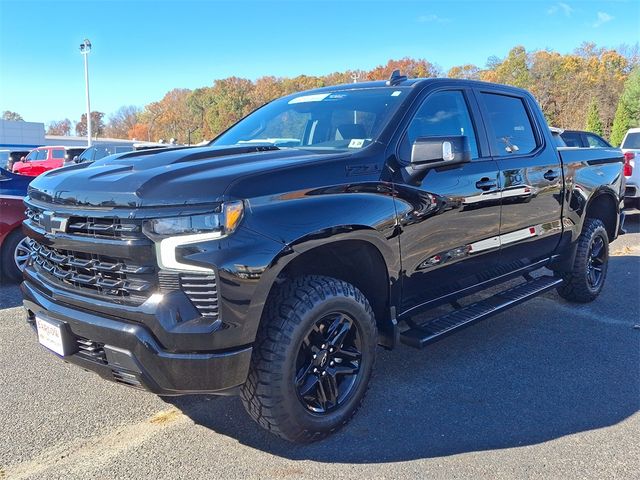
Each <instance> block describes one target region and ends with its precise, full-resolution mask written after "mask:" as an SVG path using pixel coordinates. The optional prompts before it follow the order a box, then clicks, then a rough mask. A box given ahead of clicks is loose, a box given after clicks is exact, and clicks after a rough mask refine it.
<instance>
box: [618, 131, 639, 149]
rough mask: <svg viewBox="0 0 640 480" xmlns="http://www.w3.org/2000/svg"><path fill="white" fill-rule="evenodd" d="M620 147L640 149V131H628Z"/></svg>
mask: <svg viewBox="0 0 640 480" xmlns="http://www.w3.org/2000/svg"><path fill="white" fill-rule="evenodd" d="M620 148H633V149H640V132H629V133H627V138H625V139H624V143H623V144H622V147H620Z"/></svg>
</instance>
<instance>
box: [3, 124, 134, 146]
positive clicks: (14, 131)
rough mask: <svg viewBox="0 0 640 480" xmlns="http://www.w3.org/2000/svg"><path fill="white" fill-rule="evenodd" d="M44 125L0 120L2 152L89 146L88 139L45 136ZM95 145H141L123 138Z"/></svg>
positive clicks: (96, 141) (102, 139)
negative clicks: (57, 146)
mask: <svg viewBox="0 0 640 480" xmlns="http://www.w3.org/2000/svg"><path fill="white" fill-rule="evenodd" d="M44 132H45V130H44V123H40V122H14V121H12V120H0V149H2V150H30V149H32V148H36V147H40V146H42V145H61V146H65V147H78V146H83V145H86V144H87V137H75V136H62V135H45V134H44ZM93 143H94V144H97V145H99V144H102V143H121V144H122V145H133V144H134V143H139V142H137V141H135V140H123V139H121V138H102V137H101V138H96V139H94V140H93Z"/></svg>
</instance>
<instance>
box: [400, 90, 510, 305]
mask: <svg viewBox="0 0 640 480" xmlns="http://www.w3.org/2000/svg"><path fill="white" fill-rule="evenodd" d="M477 118H479V112H478V107H477V104H476V101H475V99H474V96H473V92H472V91H471V90H467V89H464V88H463V89H459V88H458V89H438V90H436V91H430V92H426V93H425V94H423V95H422V98H420V99H418V101H417V102H415V103H414V105H413V106H412V108H411V109H410V114H409V115H408V116H407V119H406V120H405V122H404V126H403V127H402V130H401V133H400V136H399V137H398V143H397V147H396V148H397V150H396V154H397V159H398V163H399V165H398V166H397V168H395V172H396V173H395V180H394V191H395V195H396V205H397V207H396V208H397V215H398V228H399V230H400V235H399V238H400V250H401V255H402V276H401V277H402V278H401V281H402V302H401V305H402V312H400V313H409V312H410V311H411V310H413V309H415V308H419V307H420V306H423V305H425V304H426V303H429V302H431V301H442V300H443V299H445V298H446V296H447V295H450V294H453V293H454V292H457V291H460V290H463V289H464V288H466V287H469V286H471V285H475V284H477V283H478V282H480V281H482V280H483V279H488V278H491V277H492V276H494V270H495V268H496V266H497V254H498V251H499V244H498V242H497V238H498V234H499V228H500V198H499V178H498V174H499V172H498V165H497V163H496V162H495V160H493V159H492V158H490V155H489V151H488V147H487V143H486V137H485V136H484V133H483V130H482V128H481V127H480V128H479V124H476V123H475V121H474V120H475V119H477ZM459 135H464V136H467V137H468V141H469V145H470V147H471V157H472V158H471V161H468V162H466V163H459V164H454V165H450V166H447V167H433V168H429V169H427V170H426V173H425V174H424V175H423V176H422V177H421V178H411V177H408V176H407V175H406V172H407V171H410V170H411V166H410V165H409V162H410V159H411V152H412V146H413V145H414V142H415V140H416V139H417V138H425V137H427V138H428V137H442V136H459Z"/></svg>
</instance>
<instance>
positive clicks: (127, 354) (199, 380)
mask: <svg viewBox="0 0 640 480" xmlns="http://www.w3.org/2000/svg"><path fill="white" fill-rule="evenodd" d="M21 288H22V292H23V295H24V299H25V300H24V306H25V308H26V310H27V320H28V321H29V322H30V323H31V324H32V325H34V328H35V315H36V314H38V315H42V316H44V317H47V318H50V319H53V320H56V321H58V322H62V324H63V330H64V332H65V336H66V337H67V338H68V340H69V341H70V344H71V345H73V347H72V349H71V350H70V353H69V354H67V355H65V356H64V357H61V358H62V359H63V360H65V361H68V362H70V363H74V364H76V365H79V366H81V367H82V368H85V369H87V370H91V371H94V372H96V373H97V374H98V375H100V376H101V377H103V378H105V379H107V380H111V381H115V382H118V383H121V384H124V385H128V386H132V387H137V388H143V389H146V390H149V391H151V392H153V393H156V394H159V395H180V394H188V393H216V394H230V393H234V392H235V390H236V387H238V386H239V385H241V384H243V383H244V381H245V379H246V376H247V372H248V369H249V361H250V359H251V351H252V349H251V347H244V348H239V349H235V350H231V351H229V350H225V351H222V352H188V353H184V352H180V353H177V352H171V351H167V350H164V349H163V348H162V347H161V345H160V344H159V343H158V341H157V340H156V338H155V337H154V335H153V334H152V333H151V331H150V330H148V329H147V328H146V327H145V326H144V325H143V324H139V323H133V322H127V321H123V320H118V319H117V318H112V317H107V316H102V315H96V314H94V313H92V312H87V311H84V310H80V309H78V308H73V307H71V306H66V305H63V304H60V303H56V302H54V301H53V299H52V298H50V297H49V296H47V295H46V293H45V292H43V291H40V290H39V289H38V288H37V286H36V285H35V284H33V283H31V282H29V281H25V282H24V283H23V284H22V286H21ZM54 355H55V354H54Z"/></svg>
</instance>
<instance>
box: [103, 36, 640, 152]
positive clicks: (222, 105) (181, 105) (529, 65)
mask: <svg viewBox="0 0 640 480" xmlns="http://www.w3.org/2000/svg"><path fill="white" fill-rule="evenodd" d="M637 50H638V49H637V48H633V49H629V48H620V49H618V50H614V49H606V48H598V47H597V46H596V45H595V44H593V43H584V44H582V45H581V46H580V47H579V48H577V49H576V50H575V51H574V52H572V53H569V54H560V53H558V52H554V51H551V50H536V51H527V50H526V49H525V48H524V47H522V46H516V47H514V48H512V49H511V50H510V51H509V52H508V53H507V55H506V56H505V57H503V58H499V57H490V58H489V59H488V61H487V64H486V65H485V66H483V67H480V66H476V65H473V64H463V65H460V66H454V67H452V68H450V69H449V71H448V72H446V75H447V76H448V77H450V78H462V79H471V80H484V81H487V82H499V83H505V84H508V85H514V86H518V87H522V88H525V89H528V90H529V91H531V92H532V93H533V95H534V96H535V97H536V99H537V100H538V102H539V103H540V106H541V107H542V110H543V112H544V114H545V116H546V118H547V121H548V122H549V124H550V125H552V126H557V127H561V128H565V129H583V128H585V125H587V123H588V119H589V118H590V119H591V120H595V117H594V116H593V113H592V112H591V113H590V111H591V110H590V109H593V108H596V109H597V117H598V119H599V120H600V127H598V125H597V124H594V123H591V120H589V125H590V126H591V125H594V128H596V129H598V130H600V131H601V132H602V133H603V135H604V136H605V137H608V136H609V135H611V134H612V132H611V130H612V127H613V124H614V117H616V118H622V117H623V116H622V115H621V114H617V113H616V107H617V106H618V104H619V99H620V98H621V95H622V92H623V88H624V89H625V91H626V90H627V89H626V87H624V85H625V81H627V78H630V72H631V71H632V70H633V68H634V67H636V66H638V64H639V62H640V55H638V53H637ZM394 70H400V71H401V72H402V74H403V75H407V76H408V77H409V78H416V77H422V78H425V77H426V78H429V77H437V76H441V75H442V74H443V72H442V71H441V69H440V67H438V66H437V65H435V64H433V63H431V62H429V61H428V60H426V59H423V58H417V59H416V58H410V57H405V58H401V59H397V60H389V61H387V62H386V63H384V64H381V65H378V66H377V67H375V68H373V69H371V70H368V71H358V70H356V71H354V70H346V71H342V72H333V73H330V74H327V75H324V76H311V75H298V76H296V77H291V78H283V77H274V76H265V77H260V78H258V79H256V80H249V79H246V78H239V77H229V78H224V79H218V80H214V81H213V82H212V83H211V85H209V86H203V87H201V88H196V89H195V90H187V89H174V90H171V91H170V92H168V93H167V94H166V95H165V96H164V97H163V98H162V99H161V100H159V101H156V102H151V103H149V104H148V105H146V106H145V107H144V108H143V109H142V110H141V111H140V112H137V114H136V115H135V122H134V121H133V120H134V115H133V112H131V113H132V114H131V115H129V116H127V117H126V118H127V119H128V120H130V121H127V122H124V121H123V115H122V114H123V113H124V112H122V109H121V110H119V111H118V112H116V114H114V116H112V117H110V119H109V123H108V125H107V126H108V129H109V130H108V131H109V132H110V135H113V136H119V137H124V136H128V137H129V138H136V139H138V140H154V141H157V140H159V139H164V140H169V139H170V138H175V139H176V140H177V141H178V142H181V143H184V142H188V141H191V142H192V143H197V142H199V141H201V140H210V139H211V138H213V137H215V136H216V135H218V134H219V133H220V132H222V131H223V130H225V129H227V128H228V127H229V126H231V125H232V124H233V123H235V122H237V121H238V120H239V119H241V118H242V117H243V116H245V115H247V114H248V113H249V112H251V111H253V110H254V109H256V108H258V107H260V106H262V105H264V104H265V103H267V102H270V101H271V100H273V99H275V98H278V97H281V96H283V95H287V94H291V93H294V92H299V91H302V90H308V89H311V88H317V87H323V86H327V85H337V84H343V83H351V82H353V79H354V78H356V79H357V81H359V82H362V81H369V80H386V79H388V78H389V76H390V75H391V73H392V72H393V71H394ZM636 83H637V82H636ZM638 88H640V87H638ZM630 98H637V94H636V96H635V97H634V96H633V95H631V94H630ZM630 104H633V105H636V107H633V106H630ZM592 105H595V107H592ZM637 105H638V101H637V100H635V103H633V100H632V101H629V102H626V103H625V107H624V108H625V109H626V110H624V111H625V112H628V111H629V110H633V111H634V112H635V113H629V118H630V119H633V118H637V117H638V113H637V112H638V107H637ZM123 108H124V107H123ZM634 108H635V110H634ZM633 121H634V120H630V122H631V123H633ZM618 123H620V122H618ZM123 124H126V128H125V127H124V126H122V125H123ZM116 133H117V135H116Z"/></svg>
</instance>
